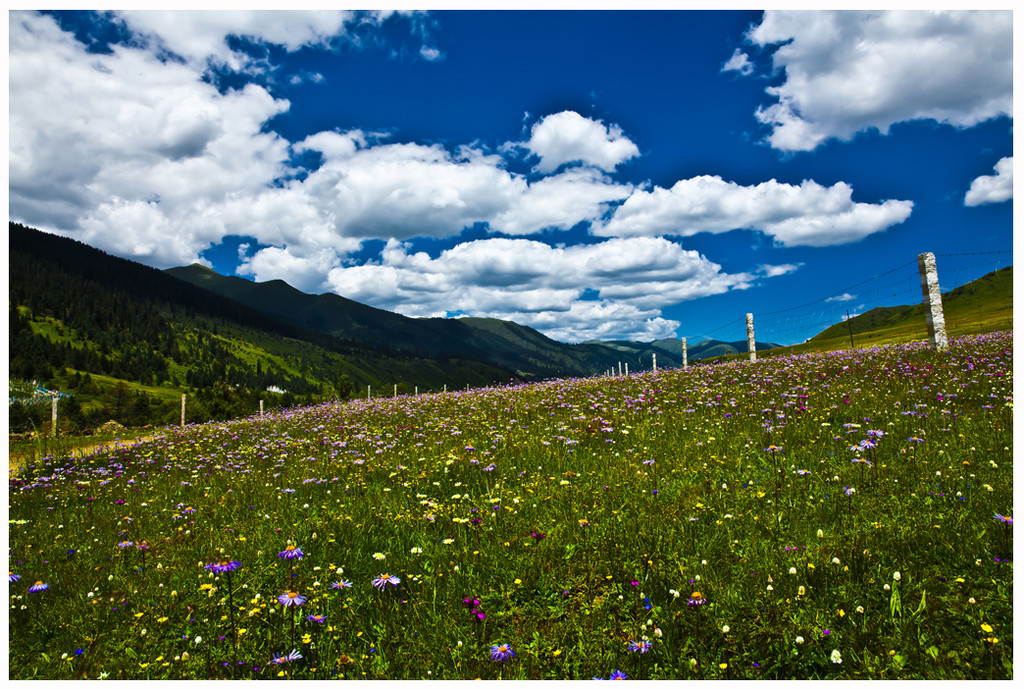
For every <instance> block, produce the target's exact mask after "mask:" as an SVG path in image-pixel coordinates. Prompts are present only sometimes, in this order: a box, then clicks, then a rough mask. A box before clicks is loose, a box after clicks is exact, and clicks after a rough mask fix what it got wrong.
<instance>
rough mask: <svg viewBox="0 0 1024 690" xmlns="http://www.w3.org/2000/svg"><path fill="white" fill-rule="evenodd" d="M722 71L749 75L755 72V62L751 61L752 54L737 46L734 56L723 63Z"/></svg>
mask: <svg viewBox="0 0 1024 690" xmlns="http://www.w3.org/2000/svg"><path fill="white" fill-rule="evenodd" d="M722 71H723V72H739V73H740V74H742V75H744V76H747V75H749V74H753V72H754V64H753V63H752V62H751V61H750V56H748V55H747V54H746V53H744V52H743V51H742V50H741V49H739V48H737V49H736V50H735V51H733V54H732V57H731V58H729V59H728V60H727V61H726V63H725V64H724V65H722Z"/></svg>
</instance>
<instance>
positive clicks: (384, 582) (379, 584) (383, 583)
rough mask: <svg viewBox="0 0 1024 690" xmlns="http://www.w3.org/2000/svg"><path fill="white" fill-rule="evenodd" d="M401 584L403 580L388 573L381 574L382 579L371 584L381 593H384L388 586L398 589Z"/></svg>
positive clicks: (379, 578)
mask: <svg viewBox="0 0 1024 690" xmlns="http://www.w3.org/2000/svg"><path fill="white" fill-rule="evenodd" d="M399 582H401V580H400V579H399V578H397V577H395V576H394V575H388V574H387V573H381V574H380V577H378V578H377V579H376V580H374V581H373V582H372V583H371V584H372V585H373V586H374V587H376V588H377V589H379V590H380V591H382V592H383V591H384V590H385V589H386V588H387V586H388V585H391V586H392V587H397V586H398V583H399Z"/></svg>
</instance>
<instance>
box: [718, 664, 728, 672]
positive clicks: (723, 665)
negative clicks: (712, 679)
mask: <svg viewBox="0 0 1024 690" xmlns="http://www.w3.org/2000/svg"><path fill="white" fill-rule="evenodd" d="M718 668H720V669H722V670H723V671H724V670H725V669H727V668H729V664H719V665H718Z"/></svg>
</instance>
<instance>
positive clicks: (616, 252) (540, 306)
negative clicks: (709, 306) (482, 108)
mask: <svg viewBox="0 0 1024 690" xmlns="http://www.w3.org/2000/svg"><path fill="white" fill-rule="evenodd" d="M777 268H778V267H763V269H764V270H763V271H762V272H761V273H760V274H759V275H754V274H747V273H741V274H734V275H730V274H726V273H723V272H722V270H721V266H719V265H718V264H715V263H713V262H711V261H709V260H708V259H706V258H705V257H703V256H702V255H700V254H699V253H697V252H695V251H689V250H685V249H683V248H682V247H680V246H679V245H678V244H676V243H674V242H670V241H669V240H666V239H664V238H629V239H620V238H616V239H611V240H607V241H605V242H601V243H599V244H592V245H576V246H571V247H551V246H549V245H547V244H544V243H542V242H537V241H534V240H527V239H502V238H492V239H486V240H476V241H473V242H467V243H464V244H460V245H458V246H456V247H454V248H452V249H449V250H447V251H445V252H442V253H441V254H440V255H439V256H438V257H437V258H431V257H429V256H428V255H427V254H425V253H422V252H418V253H409V251H408V247H407V246H406V245H404V244H402V243H400V242H398V241H395V240H392V241H391V242H389V243H388V246H387V247H386V248H385V250H384V251H383V252H382V253H381V261H380V263H379V264H365V265H361V266H351V267H338V268H334V269H333V270H331V271H330V273H329V275H328V278H327V281H326V282H327V284H328V285H329V286H330V288H331V289H332V290H333V291H334V292H337V293H338V294H340V295H344V296H345V297H348V298H350V299H354V300H356V301H359V302H364V303H367V304H372V305H374V306H377V307H381V308H384V309H389V310H393V311H397V312H400V313H402V314H406V315H407V316H421V317H429V316H443V315H445V314H446V313H447V312H449V311H460V312H463V313H465V314H467V315H470V316H492V317H496V318H502V319H509V320H512V321H515V322H516V323H520V324H524V325H527V326H531V327H533V328H537V329H539V330H541V331H543V332H545V333H546V334H547V335H548V336H550V337H553V338H556V339H559V340H568V341H582V340H588V339H594V338H606V337H619V338H632V339H640V340H651V339H654V338H660V337H669V336H671V335H672V333H673V331H674V329H675V328H676V327H678V325H679V324H678V323H677V322H674V321H670V320H666V319H664V318H662V317H661V311H660V310H661V309H662V308H664V307H665V306H667V305H670V304H676V303H679V302H681V301H685V300H690V299H696V298H698V297H703V296H707V295H713V294H720V293H723V292H726V291H728V290H732V289H745V288H747V287H750V285H751V284H752V282H753V281H754V280H756V279H757V278H759V277H761V276H769V275H772V274H776V275H777V274H781V272H785V271H788V270H792V268H795V267H792V268H790V267H783V269H782V270H781V271H779V270H777ZM587 291H593V292H594V293H596V295H597V299H596V300H592V299H582V297H583V295H584V293H585V292H587Z"/></svg>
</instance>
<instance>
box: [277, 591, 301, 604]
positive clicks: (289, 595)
mask: <svg viewBox="0 0 1024 690" xmlns="http://www.w3.org/2000/svg"><path fill="white" fill-rule="evenodd" d="M277 600H278V601H279V602H281V606H302V605H303V604H305V603H306V597H304V596H301V595H300V594H299V593H298V592H285V593H284V594H282V595H281V596H279V597H278V598H277Z"/></svg>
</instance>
